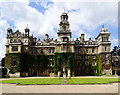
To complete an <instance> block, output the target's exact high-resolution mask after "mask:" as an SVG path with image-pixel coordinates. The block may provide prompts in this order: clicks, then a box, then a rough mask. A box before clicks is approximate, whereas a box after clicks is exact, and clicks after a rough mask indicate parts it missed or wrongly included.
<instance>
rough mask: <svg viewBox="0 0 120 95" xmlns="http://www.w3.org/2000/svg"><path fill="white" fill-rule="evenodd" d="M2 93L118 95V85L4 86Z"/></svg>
mask: <svg viewBox="0 0 120 95" xmlns="http://www.w3.org/2000/svg"><path fill="white" fill-rule="evenodd" d="M119 85H120V84H119ZM2 93H118V83H113V84H107V85H106V84H101V85H16V84H2Z"/></svg>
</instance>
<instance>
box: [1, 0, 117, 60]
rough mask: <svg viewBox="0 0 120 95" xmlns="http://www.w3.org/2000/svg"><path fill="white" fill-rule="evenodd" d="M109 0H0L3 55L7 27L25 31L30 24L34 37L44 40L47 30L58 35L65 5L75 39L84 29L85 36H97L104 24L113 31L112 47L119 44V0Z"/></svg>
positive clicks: (50, 33)
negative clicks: (90, 0)
mask: <svg viewBox="0 0 120 95" xmlns="http://www.w3.org/2000/svg"><path fill="white" fill-rule="evenodd" d="M8 1H9V2H8ZM18 1H19V2H18ZM40 1H41V2H40ZM55 1H57V2H55ZM97 1H99V2H97ZM100 1H101V2H100ZM110 1H111V2H108V0H107V1H106V2H104V0H92V2H88V0H83V1H82V0H66V1H65V0H5V1H4V2H3V1H1V0H0V59H1V58H2V57H4V56H5V50H6V49H5V43H6V34H7V31H6V29H7V28H8V27H9V26H11V27H12V29H13V32H15V31H16V30H20V31H21V32H22V33H23V32H24V29H25V28H26V26H27V24H28V27H29V28H30V34H33V35H34V37H37V38H40V39H41V40H43V39H44V38H45V37H44V36H45V34H46V33H48V34H49V36H50V37H51V38H54V39H57V30H58V28H59V22H60V15H61V14H62V13H63V12H64V9H65V11H66V12H67V13H68V16H69V18H68V20H69V22H70V29H71V32H72V39H75V38H78V37H80V35H81V33H85V38H86V40H87V39H88V38H89V37H91V38H92V39H93V40H94V39H95V38H96V37H97V35H98V34H99V32H100V29H101V28H102V25H104V26H105V27H106V28H107V29H108V32H110V33H111V38H110V39H111V43H112V45H111V49H112V48H113V47H114V46H115V45H118V2H117V1H116V0H110Z"/></svg>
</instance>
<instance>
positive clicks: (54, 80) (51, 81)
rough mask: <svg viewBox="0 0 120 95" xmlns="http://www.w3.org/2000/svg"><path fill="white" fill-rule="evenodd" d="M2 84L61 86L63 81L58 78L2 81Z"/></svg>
mask: <svg viewBox="0 0 120 95" xmlns="http://www.w3.org/2000/svg"><path fill="white" fill-rule="evenodd" d="M1 83H16V84H20V85H29V84H61V83H62V79H58V78H36V79H10V80H2V81H1Z"/></svg>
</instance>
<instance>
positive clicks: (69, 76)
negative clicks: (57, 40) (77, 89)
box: [68, 69, 71, 78]
mask: <svg viewBox="0 0 120 95" xmlns="http://www.w3.org/2000/svg"><path fill="white" fill-rule="evenodd" d="M68 78H71V74H70V69H68Z"/></svg>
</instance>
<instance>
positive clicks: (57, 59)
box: [54, 52, 74, 74]
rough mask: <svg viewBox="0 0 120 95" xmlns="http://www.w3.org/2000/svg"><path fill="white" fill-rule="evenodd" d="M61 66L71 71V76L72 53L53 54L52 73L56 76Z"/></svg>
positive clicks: (72, 65)
mask: <svg viewBox="0 0 120 95" xmlns="http://www.w3.org/2000/svg"><path fill="white" fill-rule="evenodd" d="M61 66H65V67H67V68H70V69H71V74H72V72H73V71H74V53H64V52H63V53H55V55H54V72H55V74H57V72H58V71H59V70H61Z"/></svg>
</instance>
